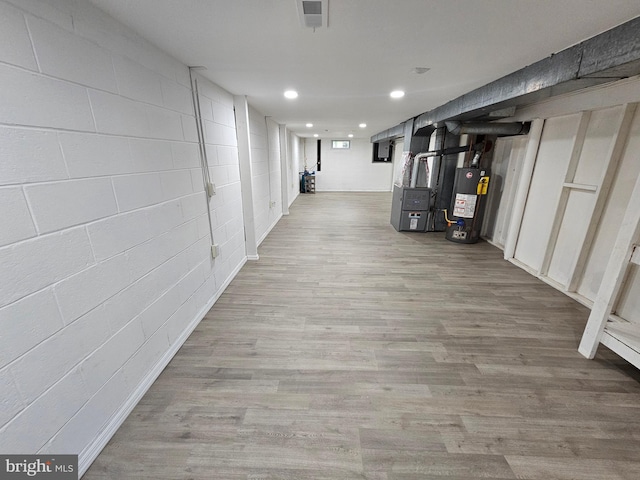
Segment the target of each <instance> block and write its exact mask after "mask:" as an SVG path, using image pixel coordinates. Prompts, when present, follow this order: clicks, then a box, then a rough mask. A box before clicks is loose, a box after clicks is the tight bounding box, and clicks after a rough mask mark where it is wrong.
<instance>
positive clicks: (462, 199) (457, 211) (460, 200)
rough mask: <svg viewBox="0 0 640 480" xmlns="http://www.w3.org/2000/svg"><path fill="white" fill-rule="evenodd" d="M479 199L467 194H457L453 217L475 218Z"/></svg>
mask: <svg viewBox="0 0 640 480" xmlns="http://www.w3.org/2000/svg"><path fill="white" fill-rule="evenodd" d="M477 198H478V197H477V195H468V194H466V193H458V194H456V203H455V205H454V208H453V215H454V216H455V217H460V218H473V216H474V215H475V213H476V199H477Z"/></svg>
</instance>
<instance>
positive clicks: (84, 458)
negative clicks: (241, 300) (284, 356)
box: [78, 257, 248, 478]
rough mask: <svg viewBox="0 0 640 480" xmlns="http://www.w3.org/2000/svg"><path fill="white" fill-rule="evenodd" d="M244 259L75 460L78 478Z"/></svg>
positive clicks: (226, 284)
mask: <svg viewBox="0 0 640 480" xmlns="http://www.w3.org/2000/svg"><path fill="white" fill-rule="evenodd" d="M247 258H248V257H245V258H244V259H243V260H242V261H241V262H240V263H239V264H238V266H237V267H236V268H234V270H233V271H232V272H231V274H230V275H229V276H228V277H227V279H226V280H225V282H224V283H223V284H222V286H221V287H220V288H219V289H218V290H217V291H216V293H215V294H214V295H213V297H211V299H210V300H209V302H207V304H206V305H205V306H204V307H202V308H201V309H200V311H198V313H197V314H196V316H195V317H194V319H193V320H192V321H191V322H190V323H189V325H188V326H187V328H186V329H185V330H184V331H183V332H182V334H181V335H180V337H178V339H177V340H176V341H175V342H174V343H173V345H171V346H170V347H169V349H168V350H167V351H166V352H165V354H164V355H163V356H162V358H161V359H160V360H159V361H158V363H156V364H155V366H154V367H153V368H152V369H151V370H150V371H149V373H148V374H147V376H146V377H145V378H144V379H143V380H142V381H141V382H140V383H139V384H138V386H137V388H136V389H135V390H134V391H133V393H132V394H131V395H130V396H129V398H127V400H126V401H125V402H124V403H123V404H122V406H121V407H120V409H119V410H118V411H117V412H116V413H115V414H114V415H113V416H112V417H111V419H110V420H109V421H108V422H107V424H106V426H105V427H104V429H103V430H102V431H101V432H100V434H98V436H97V437H96V438H95V439H94V440H93V441H92V442H91V443H90V444H89V445H88V446H87V447H86V448H85V449H84V450H83V451H82V452H81V453H80V455H79V456H78V470H79V472H78V473H79V478H80V477H82V475H84V474H85V473H86V471H87V470H88V469H89V467H90V466H91V464H92V463H93V462H94V461H95V459H96V458H98V455H100V452H101V451H102V449H103V448H104V447H105V446H106V445H107V443H109V440H111V437H113V436H114V435H115V433H116V432H117V431H118V429H119V428H120V426H121V425H122V424H123V423H124V421H125V420H126V419H127V417H128V416H129V414H130V413H131V411H132V410H133V409H134V408H135V406H136V405H137V404H138V402H140V400H141V399H142V397H143V396H144V394H145V393H147V390H149V388H150V387H151V385H153V382H155V381H156V379H157V378H158V376H159V375H160V374H161V373H162V371H163V370H164V369H165V367H166V366H167V365H168V364H169V362H170V361H171V359H172V358H173V357H174V356H175V354H176V353H177V352H178V350H180V347H182V345H183V344H184V342H185V341H186V340H187V338H189V335H191V333H192V332H193V330H195V328H196V327H197V326H198V324H199V323H200V322H201V321H202V319H203V318H204V316H205V315H206V313H207V312H208V311H209V310H210V309H211V307H213V305H214V304H215V303H216V302H217V301H218V299H219V298H220V296H221V295H222V293H223V292H224V291H225V290H226V288H227V287H228V286H229V284H230V283H231V281H232V280H233V279H234V278H235V277H236V275H237V274H238V272H239V271H240V269H242V267H243V266H244V265H245V263H247Z"/></svg>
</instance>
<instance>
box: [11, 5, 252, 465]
mask: <svg viewBox="0 0 640 480" xmlns="http://www.w3.org/2000/svg"><path fill="white" fill-rule="evenodd" d="M0 18H1V19H2V20H1V23H2V28H0V85H2V88H1V89H0V216H1V217H2V220H3V224H4V225H5V226H7V225H9V226H10V228H3V229H2V231H1V233H0V332H2V333H1V335H0V389H1V391H2V402H1V404H0V405H1V408H0V451H1V452H3V453H36V452H42V453H44V452H52V453H74V454H80V466H81V470H83V469H85V468H87V467H88V465H89V462H91V461H92V460H93V458H94V457H95V455H97V454H98V453H99V450H100V449H101V448H102V446H103V445H104V444H105V443H106V441H107V440H108V439H109V437H110V435H111V434H112V433H113V432H114V431H115V429H116V428H117V427H118V426H119V424H120V422H121V421H122V420H124V418H125V417H126V415H127V414H128V412H129V411H130V409H131V408H133V406H134V405H135V403H136V402H137V400H138V399H139V398H140V397H141V396H142V394H143V393H144V391H145V390H146V389H147V388H148V386H149V385H150V384H151V382H152V381H153V380H154V379H155V377H156V376H157V375H158V374H159V373H160V371H161V370H162V368H163V367H164V365H165V364H166V363H167V362H168V361H169V360H170V358H171V357H172V356H173V354H174V353H175V351H176V350H177V349H178V348H179V346H180V345H181V343H182V342H183V341H184V340H185V339H186V337H187V336H188V334H189V333H190V331H191V330H192V328H194V327H195V325H196V324H197V323H198V322H199V321H200V319H201V318H202V316H203V315H204V313H205V312H206V311H207V310H208V308H209V306H210V305H211V303H212V302H213V301H214V300H215V299H216V298H217V296H218V295H219V294H220V293H221V292H222V290H223V289H224V288H225V286H226V284H227V283H228V282H229V281H230V279H231V278H233V276H234V275H235V273H236V272H237V271H238V269H239V268H240V267H241V266H242V265H243V263H244V261H245V259H246V257H245V253H244V244H243V226H242V215H241V199H240V193H241V192H240V188H239V183H238V178H239V177H238V160H237V149H236V136H235V127H234V120H233V119H234V116H233V109H232V107H233V100H232V97H231V95H230V94H229V93H227V92H225V91H224V90H222V89H220V88H218V87H217V86H215V85H212V84H210V83H208V82H206V81H204V80H202V81H201V83H200V89H201V93H202V96H203V98H202V111H203V115H204V116H205V131H206V141H207V150H208V153H209V161H210V164H211V175H212V178H213V180H214V182H215V183H216V184H217V186H218V194H217V195H216V196H215V197H213V198H212V199H211V209H212V216H211V217H212V222H213V225H214V229H215V231H214V234H215V241H216V243H218V244H220V246H221V256H220V257H218V258H217V259H215V261H214V260H211V258H210V242H211V240H210V238H209V235H210V233H209V226H208V223H207V217H206V215H207V214H206V203H205V202H206V197H205V194H204V189H203V180H202V177H203V175H202V171H201V169H200V159H199V156H198V147H197V144H196V128H195V120H194V116H193V113H192V110H193V109H192V104H191V96H190V88H189V87H190V86H189V75H188V70H187V67H186V66H185V65H182V64H180V63H178V62H177V61H175V60H173V59H172V58H170V57H169V56H167V55H165V54H164V53H163V52H161V51H159V50H158V49H156V48H155V47H154V46H152V45H150V44H148V43H147V42H145V41H144V40H142V39H141V38H139V37H138V36H136V35H135V34H134V33H132V32H131V31H129V30H128V29H126V28H125V27H124V26H123V25H121V24H118V23H116V22H115V21H114V20H113V19H111V18H110V17H108V16H107V15H105V14H103V13H102V12H101V11H99V10H97V9H95V8H93V7H92V6H91V5H90V4H89V2H77V1H72V0H59V1H56V2H55V3H52V2H46V1H36V0H34V1H30V2H23V1H17V0H16V1H14V2H13V1H12V2H7V1H0Z"/></svg>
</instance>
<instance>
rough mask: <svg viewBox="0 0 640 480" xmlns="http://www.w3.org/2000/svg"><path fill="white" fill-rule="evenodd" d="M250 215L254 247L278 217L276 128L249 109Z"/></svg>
mask: <svg viewBox="0 0 640 480" xmlns="http://www.w3.org/2000/svg"><path fill="white" fill-rule="evenodd" d="M249 132H250V135H251V142H250V143H251V172H252V178H251V181H252V189H253V212H254V217H255V229H256V239H257V242H258V245H259V244H260V243H262V241H263V240H264V239H265V237H266V236H267V234H268V233H269V232H270V231H271V229H272V228H273V227H274V226H275V224H276V223H277V222H278V220H279V219H280V218H281V217H282V195H281V191H280V183H281V176H280V143H279V142H280V135H279V132H278V124H277V123H275V122H274V121H273V120H271V119H268V118H265V116H264V115H263V114H262V113H260V112H258V111H257V110H256V109H255V108H252V107H250V108H249Z"/></svg>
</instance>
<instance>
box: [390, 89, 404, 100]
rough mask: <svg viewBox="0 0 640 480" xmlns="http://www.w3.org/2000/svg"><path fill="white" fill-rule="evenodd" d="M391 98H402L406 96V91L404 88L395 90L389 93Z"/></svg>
mask: <svg viewBox="0 0 640 480" xmlns="http://www.w3.org/2000/svg"><path fill="white" fill-rule="evenodd" d="M389 96H390V97H391V98H402V97H404V92H403V91H402V90H394V91H393V92H391V93H390V94H389Z"/></svg>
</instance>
